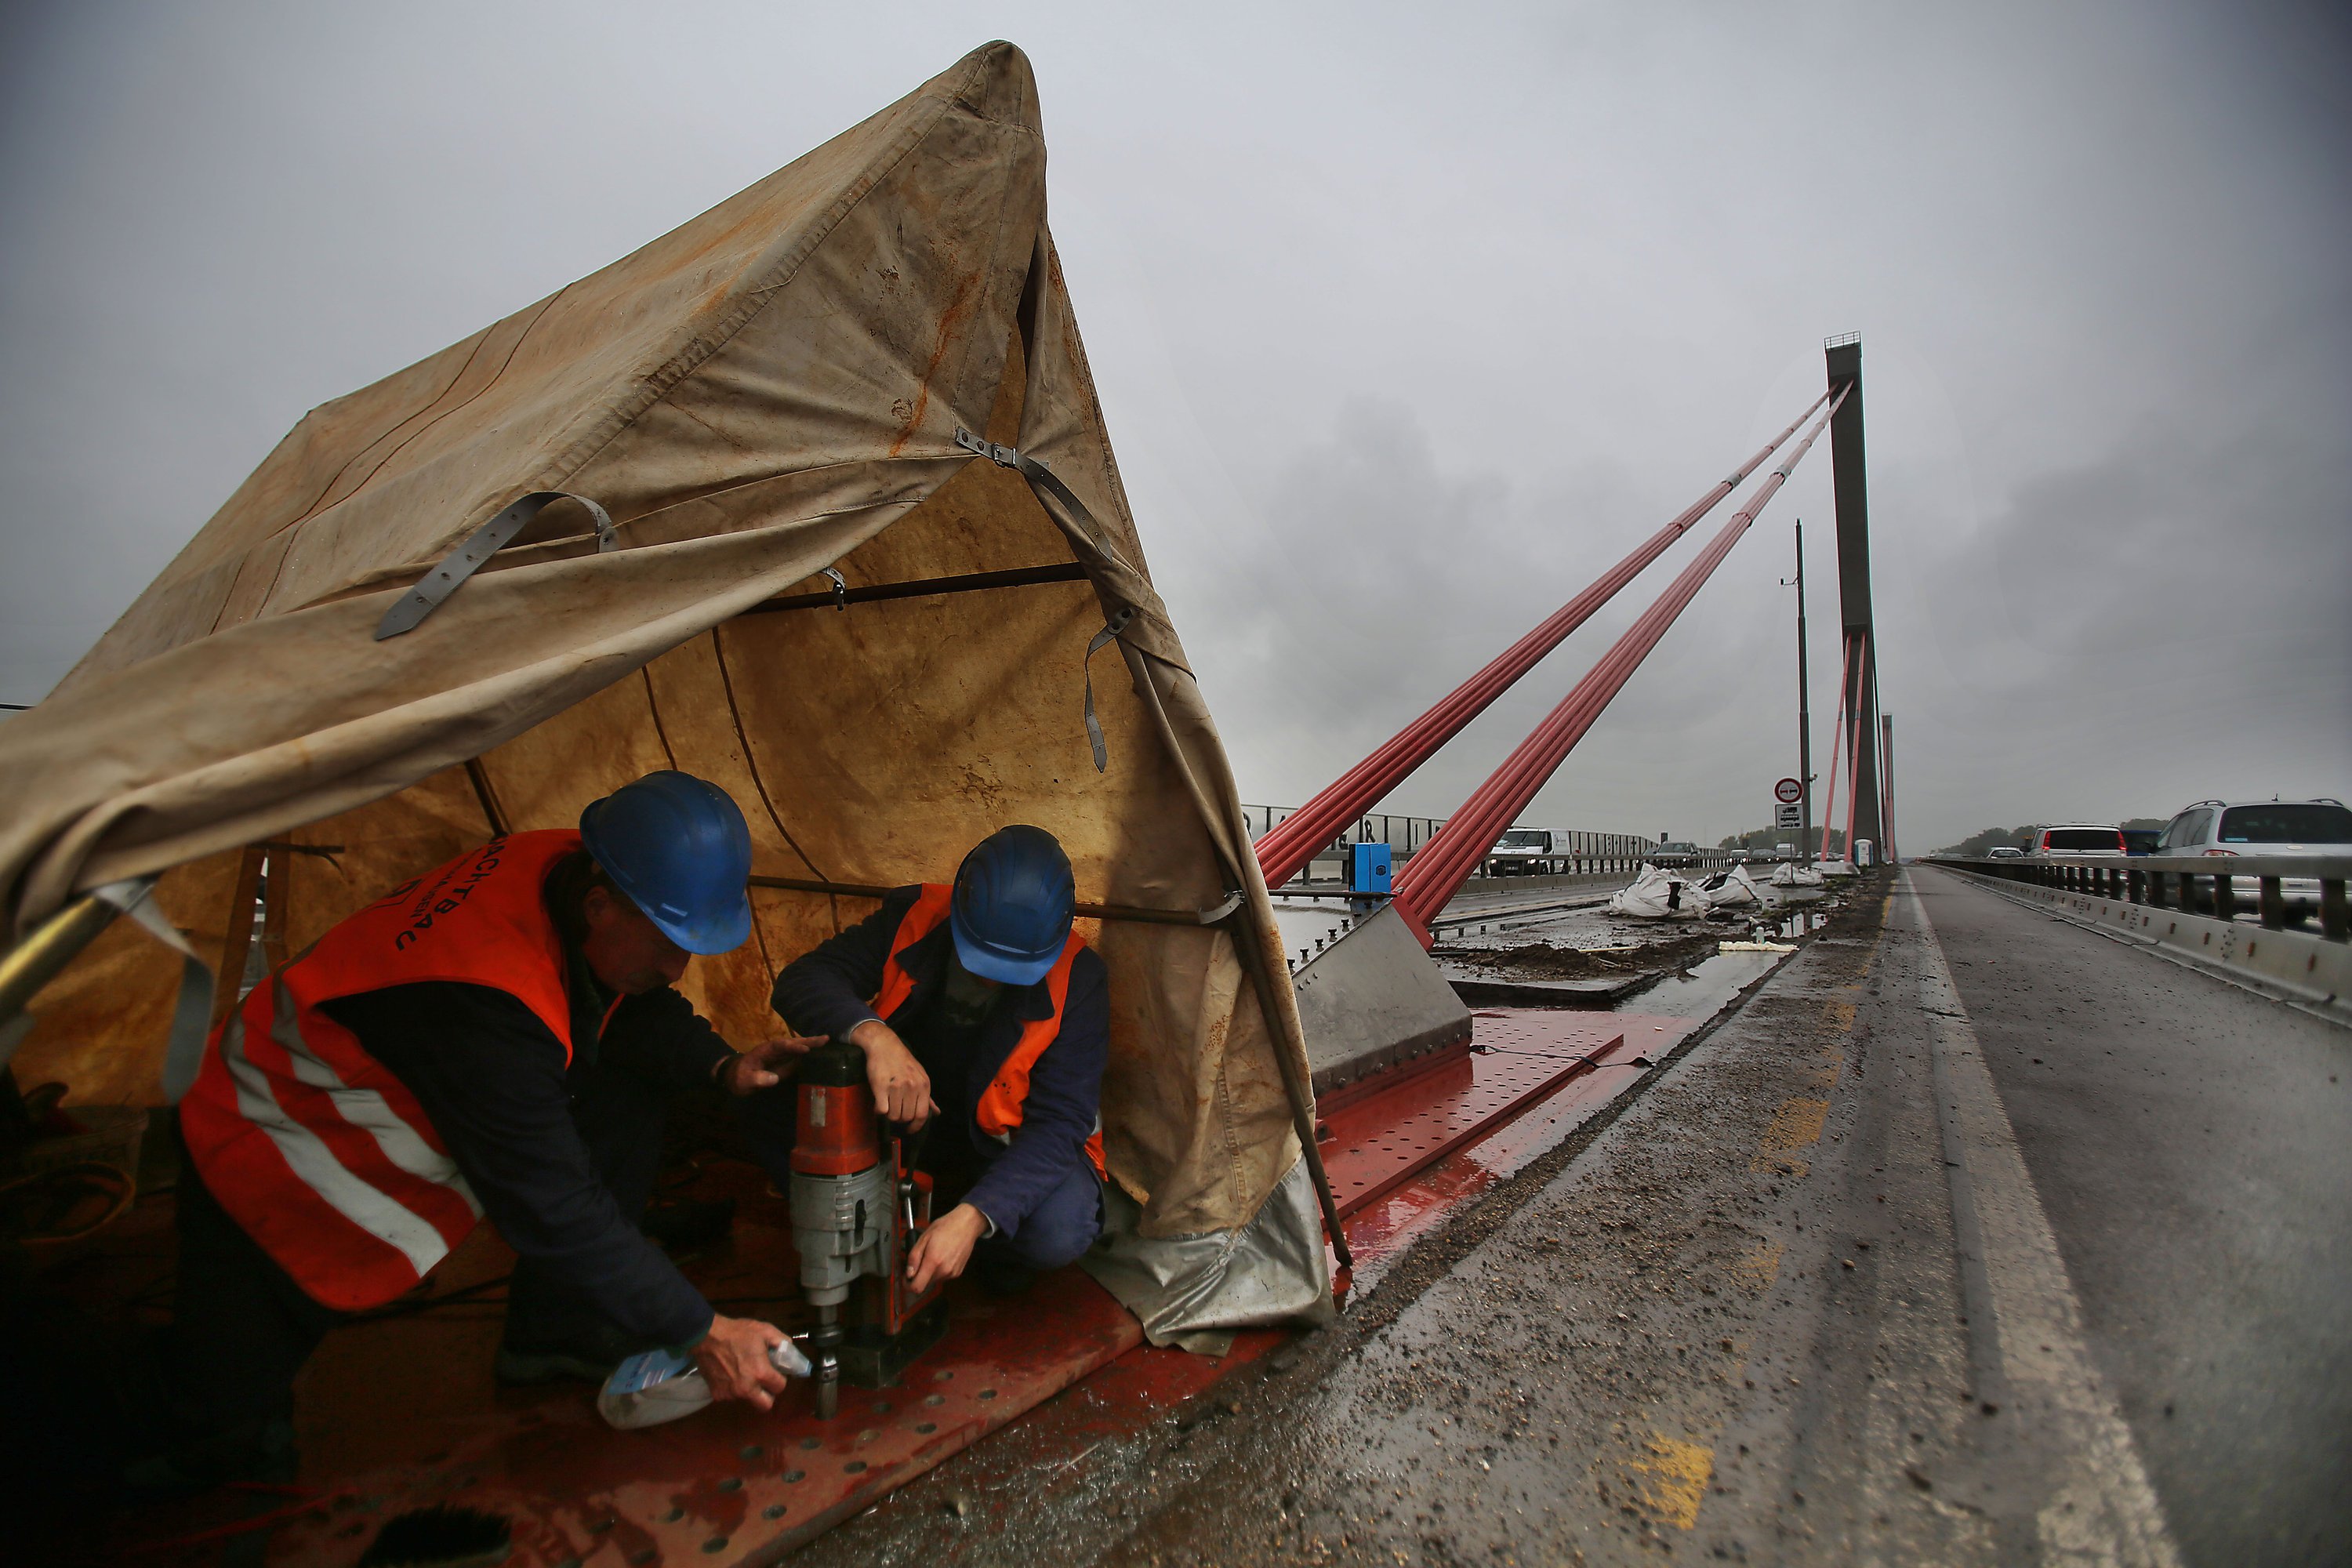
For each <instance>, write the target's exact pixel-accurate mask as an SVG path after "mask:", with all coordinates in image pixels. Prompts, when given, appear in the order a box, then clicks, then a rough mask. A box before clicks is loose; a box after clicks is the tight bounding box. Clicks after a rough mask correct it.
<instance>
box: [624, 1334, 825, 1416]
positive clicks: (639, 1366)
mask: <svg viewBox="0 0 2352 1568" xmlns="http://www.w3.org/2000/svg"><path fill="white" fill-rule="evenodd" d="M768 1364H769V1365H771V1366H772V1367H774V1368H775V1369H776V1370H777V1371H778V1372H781V1373H783V1374H784V1375H785V1376H786V1377H806V1376H808V1374H809V1373H810V1372H811V1371H812V1370H813V1369H812V1368H811V1367H810V1365H809V1359H808V1357H806V1356H805V1355H803V1354H802V1353H801V1348H800V1346H798V1345H796V1344H794V1343H793V1342H792V1341H790V1340H781V1341H779V1342H776V1343H775V1344H772V1345H771V1346H769V1347H768ZM709 1403H710V1383H709V1379H708V1378H705V1377H704V1376H703V1375H702V1369H701V1368H700V1367H699V1366H697V1365H696V1364H695V1362H694V1358H693V1357H692V1356H690V1355H688V1354H687V1353H686V1352H684V1351H677V1350H669V1349H662V1350H651V1351H646V1352H642V1353H640V1354H637V1355H633V1356H631V1357H630V1358H629V1359H628V1360H626V1361H625V1362H623V1363H621V1364H620V1365H619V1366H617V1367H614V1369H613V1375H612V1376H610V1377H608V1378H606V1379H605V1380H604V1388H603V1389H602V1390H600V1391H599V1392H598V1393H597V1395H596V1414H598V1415H602V1416H603V1417H604V1419H605V1421H606V1422H607V1423H608V1424H610V1425H612V1426H617V1427H619V1428H621V1429H622V1430H623V1431H627V1430H629V1429H630V1428H632V1427H635V1426H660V1425H661V1424H662V1423H663V1422H665V1421H675V1420H677V1418H678V1417H679V1416H681V1415H693V1414H694V1413H695V1412H696V1411H698V1410H699V1409H701V1408H702V1407H703V1406H704V1405H708V1404H709Z"/></svg>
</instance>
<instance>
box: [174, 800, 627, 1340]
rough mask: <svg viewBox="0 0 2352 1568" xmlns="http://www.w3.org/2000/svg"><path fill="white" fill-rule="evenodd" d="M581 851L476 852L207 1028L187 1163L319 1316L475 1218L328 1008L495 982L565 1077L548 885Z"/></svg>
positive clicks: (411, 1109)
mask: <svg viewBox="0 0 2352 1568" xmlns="http://www.w3.org/2000/svg"><path fill="white" fill-rule="evenodd" d="M579 847H580V835H578V834H577V833H571V832H561V831H557V832H541V833H518V834H514V835H512V836H510V837H498V838H493V839H491V840H490V841H489V842H488V844H485V845H482V846H481V847H478V848H475V849H469V850H467V852H466V853H465V854H463V855H460V856H458V857H457V858H456V859H454V860H452V861H450V862H449V863H448V864H447V865H446V866H443V867H441V868H438V869H437V870H435V871H432V872H429V873H427V874H426V875H425V876H423V877H419V878H417V879H415V880H414V881H410V882H404V883H403V884H402V885H401V886H400V887H398V888H396V889H394V890H393V891H392V892H390V893H388V894H386V895H385V896H384V897H383V898H382V899H379V900H376V901H375V902H374V903H373V904H370V905H369V906H368V907H367V908H365V909H363V910H360V911H359V912H358V913H357V914H354V915H352V916H351V917H350V918H348V919H346V920H345V921H342V923H341V924H340V925H337V926H336V927H335V928H334V929H333V930H331V931H328V932H327V934H326V935H325V936H323V937H320V939H319V941H318V942H316V943H315V944H314V945H313V946H312V947H311V948H310V951H309V952H305V953H303V954H302V955H301V956H300V957H299V958H297V959H296V960H295V961H294V962H293V963H289V964H288V965H286V966H285V967H284V968H283V969H280V970H279V971H278V973H276V974H275V975H273V976H271V977H270V979H269V981H268V983H267V984H261V985H257V986H255V987H254V988H253V990H252V992H251V993H250V994H248V995H247V997H246V998H245V1000H244V1001H243V1002H242V1003H240V1004H239V1005H237V1006H236V1008H234V1009H232V1010H231V1011H230V1013H229V1015H228V1016H227V1017H226V1018H225V1019H223V1020H222V1022H221V1026H220V1027H219V1028H218V1029H217V1030H215V1032H214V1035H213V1037H212V1039H211V1041H210V1042H209V1044H208V1046H207V1048H206V1049H205V1058H204V1063H203V1065H202V1067H201V1068H199V1069H198V1070H197V1073H196V1081H195V1083H194V1085H193V1086H192V1087H191V1088H190V1089H189V1090H188V1093H187V1096H186V1098H184V1100H181V1101H180V1127H181V1130H182V1132H183V1133H184V1136H185V1137H186V1139H187V1144H188V1153H189V1155H190V1156H191V1157H192V1158H193V1159H194V1161H195V1163H196V1169H197V1171H198V1172H199V1173H202V1175H203V1176H204V1180H205V1186H207V1187H209V1188H211V1189H212V1192H213V1195H214V1196H215V1198H217V1199H218V1200H219V1202H220V1205H221V1207H223V1208H224V1209H226V1210H227V1211H228V1213H229V1215H231V1216H232V1217H233V1218H235V1219H236V1222H237V1224H238V1225H240V1226H243V1227H244V1228H245V1232H246V1234H247V1236H250V1237H253V1239H254V1240H255V1241H256V1242H257V1243H259V1244H260V1246H261V1248H262V1250H264V1251H265V1252H267V1253H268V1254H269V1256H270V1257H271V1258H275V1259H276V1260H277V1261H278V1266H279V1267H280V1268H284V1269H285V1270H286V1272H287V1273H288V1274H289V1275H291V1276H292V1277H293V1279H294V1281H295V1283H297V1284H299V1285H300V1286H301V1287H302V1289H304V1290H305V1291H307V1292H309V1293H310V1296H311V1297H313V1298H314V1299H316V1300H318V1301H320V1303H321V1304H323V1305H325V1306H329V1307H335V1308H339V1309H341V1310H345V1311H356V1310H361V1309H363V1308H367V1307H374V1306H381V1305H382V1304H383V1303H384V1302H386V1301H389V1300H393V1299H394V1297H396V1296H399V1295H400V1294H402V1293H403V1292H404V1291H406V1290H409V1289H413V1288H414V1287H415V1285H416V1283H417V1281H418V1280H420V1279H424V1278H425V1274H426V1273H428V1272H429V1271H430V1270H431V1269H432V1268H433V1266H434V1265H435V1264H436V1263H438V1262H440V1261H441V1259H442V1258H446V1257H447V1256H448V1254H449V1250H450V1248H452V1247H456V1246H457V1244H458V1243H459V1242H461V1241H463V1240H464V1239H465V1238H466V1237H467V1234H468V1233H469V1232H471V1231H472V1230H473V1228H474V1226H475V1225H476V1223H477V1222H478V1221H479V1220H480V1219H481V1217H482V1205H481V1204H480V1203H479V1201H478V1200H477V1199H476V1198H475V1196H474V1194H473V1190H472V1189H471V1188H469V1187H468V1186H467V1184H466V1179H465V1177H464V1176H463V1175H461V1174H459V1173H458V1171H457V1162H456V1161H454V1160H452V1159H451V1158H450V1157H449V1152H448V1150H447V1149H446V1148H445V1147H444V1146H443V1145H442V1142H441V1139H440V1136H439V1135H438V1134H437V1133H436V1132H435V1131H433V1124H432V1122H431V1121H427V1120H426V1118H425V1111H424V1110H423V1108H422V1107H420V1106H419V1105H418V1104H417V1103H416V1097H415V1096H414V1095H412V1094H411V1093H409V1092H408V1089H407V1086H406V1085H404V1084H403V1083H402V1082H401V1081H400V1080H399V1079H397V1078H395V1077H394V1076H393V1074H392V1072H391V1070H390V1069H389V1068H385V1067H384V1066H383V1063H381V1062H379V1061H377V1060H376V1059H375V1058H373V1057H372V1056H370V1055H368V1053H367V1051H366V1050H365V1049H364V1048H362V1047H361V1045H360V1042H359V1039H358V1037H356V1036H354V1035H353V1034H352V1032H351V1031H350V1030H349V1029H346V1028H345V1027H343V1026H341V1024H338V1023H337V1022H335V1020H334V1019H332V1018H331V1017H329V1016H327V1014H326V1012H325V1011H324V1010H323V1005H324V1004H326V1003H329V1002H333V1001H336V1000H338V999H340V998H342V997H345V996H355V995H358V994H360V993H362V992H363V991H379V990H383V989H384V988H385V987H387V986H393V985H408V984H415V983H417V982H420V981H428V980H440V981H458V982H462V983H464V984H469V985H487V986H488V987H490V988H491V989H493V990H498V991H503V992H505V993H506V994H509V995H510V996H512V997H514V998H515V999H516V1000H518V1001H520V1002H521V1003H522V1005H524V1006H526V1007H529V1008H530V1010H531V1013H532V1014H533V1016H536V1017H537V1018H538V1019H539V1021H540V1022H541V1023H542V1024H545V1025H546V1026H548V1028H549V1029H551V1030H552V1031H553V1032H554V1035H555V1037H556V1038H557V1039H559V1040H561V1041H562V1042H563V1049H564V1058H565V1062H566V1064H567V1065H569V1062H570V1060H571V1054H572V1046H573V1044H574V1042H573V1041H572V1003H571V997H570V994H569V993H568V992H567V991H566V989H565V986H564V959H563V945H562V939H561V938H560V937H559V936H558V935H557V933H556V930H555V922H554V921H553V920H552V919H551V918H550V916H549V915H548V912H547V907H546V904H545V902H544V900H542V898H541V883H542V882H544V881H545V880H546V878H547V873H548V872H549V870H550V869H551V868H553V867H554V865H555V863H556V862H557V861H559V860H561V859H562V858H563V857H564V856H566V855H568V854H570V853H571V852H572V851H573V850H575V849H577V848H579ZM605 1016H606V1017H608V1018H609V1017H610V1016H612V1015H611V1012H610V1010H609V1009H608V1010H607V1011H606V1014H605Z"/></svg>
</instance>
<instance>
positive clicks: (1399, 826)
mask: <svg viewBox="0 0 2352 1568" xmlns="http://www.w3.org/2000/svg"><path fill="white" fill-rule="evenodd" d="M1297 809H1298V808H1297V806H1291V805H1244V806H1243V807H1242V817H1243V820H1244V821H1245V822H1246V823H1247V824H1248V825H1249V832H1250V837H1253V838H1262V837H1265V835H1266V834H1268V833H1271V832H1273V831H1274V826H1275V824H1276V823H1278V822H1281V821H1284V820H1285V819H1286V818H1287V817H1288V816H1290V815H1291V813H1293V812H1295V811H1297ZM1445 821H1446V819H1445V818H1444V817H1442V816H1402V815H1401V814H1392V813H1389V812H1382V811H1374V812H1368V813H1366V814H1365V815H1364V816H1360V817H1359V818H1358V819H1357V820H1356V821H1355V822H1353V823H1351V824H1349V826H1347V827H1346V828H1344V829H1342V830H1341V831H1340V833H1339V837H1336V838H1334V839H1333V840H1331V842H1330V843H1329V844H1327V845H1325V846H1324V847H1322V848H1321V849H1320V850H1318V852H1317V853H1316V856H1315V859H1316V860H1332V859H1343V858H1346V856H1347V853H1348V846H1349V845H1351V844H1385V845H1387V846H1389V847H1390V849H1391V851H1392V852H1393V855H1394V858H1395V860H1396V863H1397V864H1399V865H1402V864H1403V863H1404V862H1405V861H1407V860H1410V859H1412V857H1413V856H1414V855H1415V854H1416V853H1417V852H1419V851H1420V850H1421V849H1422V848H1423V847H1424V846H1426V845H1427V844H1428V843H1429V841H1430V840H1431V839H1432V838H1434V837H1437V830H1438V829H1439V828H1441V827H1444V826H1445ZM1549 832H1550V833H1551V835H1552V837H1553V839H1554V840H1555V841H1556V842H1557V843H1558V845H1559V848H1558V849H1556V850H1555V851H1554V852H1553V853H1552V854H1550V855H1527V856H1520V855H1512V856H1507V857H1502V858H1507V859H1508V860H1510V861H1511V862H1512V863H1513V864H1514V865H1520V864H1524V863H1528V862H1541V863H1542V866H1543V868H1544V870H1545V871H1546V872H1548V873H1563V874H1569V875H1576V874H1580V873H1589V872H1611V873H1614V872H1622V873H1624V874H1625V875H1627V876H1631V875H1633V873H1634V872H1636V871H1638V870H1640V869H1641V868H1642V862H1643V859H1644V858H1654V855H1655V852H1656V849H1657V846H1656V845H1655V844H1654V843H1653V842H1652V841H1651V840H1649V839H1647V838H1644V837H1642V836H1641V835H1640V834H1637V833H1583V832H1571V831H1563V830H1561V829H1558V828H1553V829H1549ZM1699 853H1700V855H1701V857H1702V858H1701V859H1700V860H1699V861H1698V862H1697V863H1698V864H1702V865H1715V864H1718V863H1722V864H1728V856H1729V854H1730V852H1729V851H1727V850H1718V849H1706V850H1701V851H1700V852H1699ZM1705 857H1718V858H1721V859H1720V861H1718V860H1717V859H1708V858H1705ZM1494 859H1495V858H1494V857H1489V858H1488V860H1487V862H1486V864H1485V865H1483V866H1482V867H1481V870H1482V872H1486V871H1490V870H1491V868H1492V864H1493V860H1494ZM1299 876H1300V880H1301V882H1305V883H1311V882H1313V881H1314V880H1315V875H1314V861H1313V860H1310V861H1309V862H1307V868H1306V869H1305V870H1303V871H1301V872H1300V874H1299Z"/></svg>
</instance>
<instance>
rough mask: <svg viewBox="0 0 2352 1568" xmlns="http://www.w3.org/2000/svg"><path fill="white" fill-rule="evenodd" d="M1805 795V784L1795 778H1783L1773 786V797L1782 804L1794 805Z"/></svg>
mask: <svg viewBox="0 0 2352 1568" xmlns="http://www.w3.org/2000/svg"><path fill="white" fill-rule="evenodd" d="M1804 795H1805V786H1804V785H1802V784H1799V783H1798V782H1797V781H1796V780H1794V779H1782V780H1781V781H1780V783H1779V784H1774V785H1773V786H1772V798H1773V799H1774V800H1777V801H1779V802H1780V804H1781V805H1796V804H1797V802H1799V801H1800V800H1802V799H1803V798H1804Z"/></svg>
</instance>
